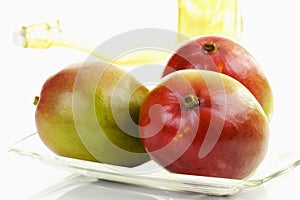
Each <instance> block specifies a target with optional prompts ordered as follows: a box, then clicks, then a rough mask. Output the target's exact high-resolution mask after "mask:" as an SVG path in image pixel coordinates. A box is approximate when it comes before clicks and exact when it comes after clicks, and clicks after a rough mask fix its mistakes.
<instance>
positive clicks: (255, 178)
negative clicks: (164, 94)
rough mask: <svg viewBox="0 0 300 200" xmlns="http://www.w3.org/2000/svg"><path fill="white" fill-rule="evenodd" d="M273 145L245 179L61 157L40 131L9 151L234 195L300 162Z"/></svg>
mask: <svg viewBox="0 0 300 200" xmlns="http://www.w3.org/2000/svg"><path fill="white" fill-rule="evenodd" d="M288 146H290V145H288ZM297 146H298V145H297ZM274 149H277V150H279V151H274V152H272V151H270V152H269V153H268V155H267V157H266V158H265V159H264V161H263V163H262V164H261V165H260V166H259V168H258V169H257V170H256V172H255V173H254V174H252V175H251V176H249V177H248V178H246V179H243V180H236V179H224V178H215V177H203V176H192V175H183V174H174V173H170V172H167V171H165V170H164V169H163V168H161V167H159V166H158V165H157V164H156V163H155V162H154V161H149V162H148V163H145V164H143V165H140V166H138V167H133V168H126V167H119V166H112V165H107V164H101V163H95V162H89V161H83V160H78V159H72V158H66V157H61V156H57V155H55V154H53V153H52V152H51V151H50V150H48V149H47V148H46V147H45V145H44V144H43V143H42V141H41V140H40V138H39V135H38V134H37V133H33V134H30V135H28V136H27V137H24V138H22V139H21V140H19V141H17V142H16V143H15V144H14V145H13V146H12V147H11V148H10V152H13V153H16V154H19V155H22V156H27V157H30V158H33V159H37V160H40V161H44V162H46V163H47V164H52V165H55V166H57V167H62V168H65V169H67V170H70V171H71V172H74V173H76V174H80V175H84V176H87V177H93V178H97V179H103V180H109V181H115V182H119V183H125V184H134V185H139V186H145V187H150V188H156V189H163V190H168V191H176V192H196V193H201V194H208V195H216V196H221V195H233V194H235V193H237V192H239V191H241V190H244V189H252V188H255V187H257V186H260V185H262V184H263V183H265V182H267V181H270V180H272V179H274V178H275V177H278V176H280V175H282V174H284V173H286V172H288V171H289V170H291V169H294V168H295V167H296V166H298V165H299V164H300V150H299V149H298V150H295V149H294V150H291V149H289V151H282V150H280V148H274ZM271 150H273V149H272V148H271ZM278 152H280V153H278Z"/></svg>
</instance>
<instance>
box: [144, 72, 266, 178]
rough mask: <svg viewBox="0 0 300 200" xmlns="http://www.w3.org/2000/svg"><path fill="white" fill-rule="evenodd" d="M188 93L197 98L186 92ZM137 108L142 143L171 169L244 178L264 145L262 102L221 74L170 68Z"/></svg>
mask: <svg viewBox="0 0 300 200" xmlns="http://www.w3.org/2000/svg"><path fill="white" fill-rule="evenodd" d="M191 95H192V96H194V97H195V101H194V100H192V99H190V98H186V97H190V96H191ZM190 102H196V104H190ZM187 105H188V106H187ZM191 105H193V106H191ZM140 112H141V114H140V121H139V124H140V126H139V134H140V137H141V140H142V144H143V145H144V147H145V149H146V151H147V152H148V153H149V154H150V156H151V157H152V159H153V160H154V161H155V162H157V163H158V164H159V165H160V166H162V167H164V168H165V169H166V170H168V171H169V172H172V173H179V174H189V175H197V176H209V177H221V178H232V179H243V178H246V177H248V176H249V175H251V174H252V173H253V172H254V171H255V170H256V169H257V167H258V166H259V165H260V163H261V162H262V161H263V159H264V158H265V156H266V153H267V151H268V146H269V140H270V139H269V123H268V119H267V116H266V115H265V113H264V111H263V109H262V107H261V106H260V104H259V102H258V101H257V99H256V98H255V97H254V96H253V95H252V93H250V91H249V90H248V89H247V88H246V87H244V86H243V85H242V84H241V83H240V82H238V81H237V80H235V79H233V78H231V77H230V76H227V75H225V74H221V73H218V72H213V71H209V70H194V69H187V70H179V71H176V72H173V73H171V74H169V75H168V76H166V77H165V79H164V80H163V81H162V82H161V83H160V84H159V85H158V86H156V87H155V88H154V89H153V90H151V92H149V94H148V95H147V96H146V98H145V100H144V103H143V105H142V107H141V110H140Z"/></svg>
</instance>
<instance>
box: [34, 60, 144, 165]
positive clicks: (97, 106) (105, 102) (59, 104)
mask: <svg viewBox="0 0 300 200" xmlns="http://www.w3.org/2000/svg"><path fill="white" fill-rule="evenodd" d="M147 93H148V89H147V88H146V87H144V86H142V84H141V83H140V82H139V81H138V80H136V79H135V78H133V77H132V76H131V75H130V74H128V73H127V72H125V71H124V70H122V69H120V68H118V67H116V66H113V65H107V64H106V63H102V62H95V63H83V64H79V63H78V64H73V65H70V66H69V67H66V68H64V69H62V70H61V71H59V72H58V73H56V74H54V75H53V76H51V77H49V78H48V79H47V80H46V82H45V83H44V85H43V87H42V90H41V93H40V97H39V102H38V104H37V107H36V112H35V122H36V127H37V131H38V134H39V136H40V138H41V140H42V141H43V142H44V144H45V145H46V146H47V147H48V148H49V149H50V150H51V151H53V152H54V153H56V154H57V155H60V156H65V157H70V158H76V159H81V160H88V161H95V162H101V163H106V164H112V165H119V166H126V167H134V166H137V165H140V164H143V163H145V162H147V161H149V160H150V158H149V156H148V154H147V153H146V152H145V150H144V148H143V146H142V145H141V143H140V139H139V137H138V126H137V122H138V118H139V109H140V106H141V104H142V102H143V99H144V97H145V95H146V94H147ZM116 111H118V113H116ZM115 118H116V119H117V121H116V120H115ZM120 122H122V123H120Z"/></svg>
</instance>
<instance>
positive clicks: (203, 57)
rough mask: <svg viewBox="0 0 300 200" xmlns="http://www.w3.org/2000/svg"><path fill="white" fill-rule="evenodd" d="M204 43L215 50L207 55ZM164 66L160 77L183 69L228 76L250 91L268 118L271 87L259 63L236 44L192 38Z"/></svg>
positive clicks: (219, 40)
mask: <svg viewBox="0 0 300 200" xmlns="http://www.w3.org/2000/svg"><path fill="white" fill-rule="evenodd" d="M207 42H213V43H214V44H215V45H216V47H217V50H216V51H215V52H211V53H209V52H207V51H206V50H205V49H204V45H205V44H206V43H207ZM166 66H167V67H166V68H165V69H164V71H163V74H162V76H166V75H167V74H169V73H172V72H174V71H178V70H183V69H201V70H211V71H216V72H219V73H223V74H226V75H228V76H231V77H232V78H234V79H236V80H238V81H239V82H241V83H242V84H243V85H244V86H245V87H246V88H248V89H249V90H250V92H251V93H252V94H253V95H254V96H255V97H256V99H257V100H258V102H259V103H260V104H261V106H262V107H263V109H264V111H265V113H266V115H267V117H268V119H271V116H272V112H273V107H274V102H273V101H274V100H273V93H272V90H271V87H270V84H269V82H268V80H267V78H266V76H265V74H264V73H263V71H262V69H261V67H260V65H259V64H258V62H257V61H256V60H255V59H254V57H253V56H252V55H251V54H250V53H249V52H248V51H247V50H246V49H245V48H244V47H243V46H241V45H240V44H238V43H237V42H234V41H233V40H230V39H228V38H225V37H220V36H201V37H198V38H195V39H193V40H191V41H188V42H187V43H185V44H183V45H182V46H180V47H179V48H178V49H177V51H176V52H175V53H174V54H173V55H172V56H171V57H170V59H169V60H168V63H167V65H166Z"/></svg>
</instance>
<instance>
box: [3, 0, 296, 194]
mask: <svg viewBox="0 0 300 200" xmlns="http://www.w3.org/2000/svg"><path fill="white" fill-rule="evenodd" d="M0 4H1V5H0V22H1V23H0V53H1V55H0V59H1V73H0V76H1V78H0V81H1V83H0V87H1V88H0V89H1V90H0V91H1V103H0V106H1V107H0V114H1V118H0V119H1V139H0V155H1V157H0V158H1V165H0V167H1V170H0V171H1V182H2V184H1V187H2V188H1V194H0V195H1V196H2V198H3V197H5V198H8V199H26V198H29V197H30V196H33V195H36V194H38V193H39V192H41V191H43V190H47V188H50V192H49V195H48V199H55V198H54V197H51V188H52V187H53V186H54V187H57V185H56V183H59V182H63V183H65V178H66V177H67V176H69V175H70V173H69V172H67V171H64V170H61V169H57V168H54V167H52V166H48V165H45V164H43V163H40V162H37V161H35V160H31V159H29V158H23V157H20V156H17V155H15V154H12V153H8V148H9V146H10V145H12V144H13V142H15V141H16V140H18V139H19V138H22V137H24V136H26V135H28V134H30V133H32V132H34V131H35V124H34V111H35V107H34V106H33V104H32V102H33V98H34V96H36V95H38V94H39V91H40V88H41V86H42V84H43V83H44V81H45V80H46V79H47V78H48V77H49V76H50V75H52V74H54V73H56V72H57V71H58V70H60V69H62V68H63V67H65V66H67V65H69V64H71V63H75V62H82V61H84V60H85V59H86V57H87V54H85V53H83V52H79V51H76V50H73V49H66V48H61V47H52V48H49V49H47V50H40V49H23V48H21V47H18V46H16V45H14V43H13V40H12V35H13V32H14V31H15V30H18V29H20V27H21V26H23V25H30V24H34V23H38V22H45V21H46V22H51V23H52V22H54V21H55V20H57V19H59V20H61V21H62V22H63V23H64V24H65V27H64V28H65V29H68V31H69V32H70V33H71V34H72V36H73V37H74V38H78V39H80V40H81V41H86V42H94V41H95V42H97V43H99V42H101V41H104V40H105V39H107V38H110V37H111V36H113V35H114V34H118V33H122V32H123V31H127V30H131V29H133V28H144V27H158V28H167V29H171V30H176V24H177V21H176V17H177V1H176V0H164V1H161V0H151V1H146V0H144V1H138V0H130V1H123V0H112V1H91V0H86V1H76V3H74V1H58V0H52V1H34V0H26V1H17V0H11V1H6V2H5V4H4V3H3V1H2V2H1V3H0ZM240 7H241V10H242V14H243V18H244V32H243V36H242V39H241V43H242V44H243V45H244V46H245V47H246V48H247V49H248V50H249V51H250V52H251V53H252V54H253V55H254V57H256V59H257V60H258V61H259V62H260V64H261V66H262V67H263V69H264V70H265V73H266V74H267V76H268V78H269V81H270V83H271V85H272V88H273V91H274V97H275V111H274V116H273V119H272V122H271V130H272V133H271V134H272V140H271V142H272V145H273V146H276V145H278V149H280V148H282V147H287V146H295V147H297V146H298V144H300V142H297V139H294V138H297V136H296V135H297V134H298V131H299V127H298V126H299V125H298V124H299V119H300V114H299V111H300V108H299V102H300V101H299V100H300V99H299V95H298V93H299V87H298V86H299V83H300V80H299V72H300V71H299V67H300V63H299V58H300V56H299V49H298V47H299V46H300V37H299V35H300V31H299V27H298V25H299V22H298V19H299V17H300V12H299V9H298V4H297V1H293V0H285V1H274V0H252V1H246V0H240ZM299 151H300V147H299ZM299 178H300V169H296V170H294V171H292V172H291V173H289V174H288V175H286V176H283V177H280V178H277V179H275V180H273V181H271V182H269V183H267V184H265V185H263V186H262V187H259V188H257V189H255V190H251V191H246V192H243V193H241V194H238V195H236V196H232V197H230V198H229V199H282V198H284V197H285V196H286V195H288V197H298V191H297V188H298V184H299V183H298V182H299ZM89 181H90V180H81V179H80V180H77V179H75V180H72V181H71V182H72V184H71V185H72V187H71V188H73V189H70V187H69V188H68V189H65V190H61V193H64V192H66V193H67V195H66V196H67V197H65V198H61V199H81V198H82V197H84V199H96V197H98V198H99V199H105V198H108V199H147V198H149V197H147V198H146V196H139V195H135V194H133V193H130V190H138V189H136V188H134V187H129V186H126V187H125V186H122V185H119V184H114V183H107V182H101V181H100V182H99V183H98V184H96V185H97V186H96V187H95V186H93V185H90V184H88V183H89ZM85 182H86V183H87V184H85ZM99 185H100V186H101V187H99ZM124 187H125V191H127V190H129V192H124ZM122 188H123V190H122ZM140 190H141V189H140ZM146 192H147V191H146ZM148 192H149V191H148ZM152 193H155V191H154V192H153V191H152ZM76 197H77V198H76ZM171 197H172V198H173V199H188V198H190V199H192V198H195V197H193V196H187V197H186V196H185V197H183V196H182V195H178V196H176V195H175V194H170V198H171ZM197 198H199V199H213V198H214V197H207V196H200V197H197ZM82 199H83V198H82ZM149 199H155V198H154V197H151V198H149ZM165 199H168V197H165ZM219 199H222V198H219Z"/></svg>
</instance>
